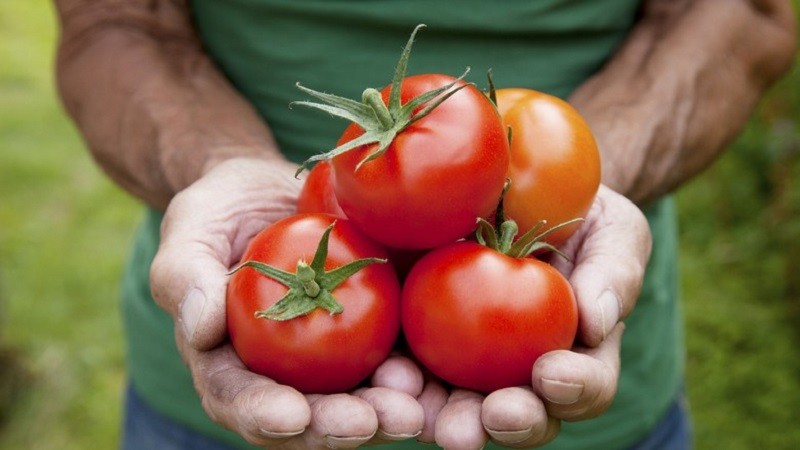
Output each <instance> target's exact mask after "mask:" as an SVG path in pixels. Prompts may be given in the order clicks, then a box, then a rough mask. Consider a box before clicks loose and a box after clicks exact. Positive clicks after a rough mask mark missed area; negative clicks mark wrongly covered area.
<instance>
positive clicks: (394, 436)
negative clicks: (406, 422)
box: [375, 430, 422, 441]
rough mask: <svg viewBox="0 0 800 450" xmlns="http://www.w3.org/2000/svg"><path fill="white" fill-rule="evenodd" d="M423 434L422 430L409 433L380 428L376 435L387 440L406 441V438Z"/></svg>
mask: <svg viewBox="0 0 800 450" xmlns="http://www.w3.org/2000/svg"><path fill="white" fill-rule="evenodd" d="M420 434H422V430H419V431H417V432H416V433H412V434H408V433H387V432H385V431H383V430H378V432H377V433H376V434H375V436H376V437H377V438H379V439H383V440H387V441H404V440H406V439H411V438H415V437H417V436H419V435H420Z"/></svg>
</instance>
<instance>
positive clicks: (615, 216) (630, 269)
mask: <svg viewBox="0 0 800 450" xmlns="http://www.w3.org/2000/svg"><path fill="white" fill-rule="evenodd" d="M582 228H583V229H582V230H581V232H580V235H578V236H575V237H574V238H575V239H577V240H578V241H579V242H578V244H577V245H578V248H577V251H576V252H575V260H574V261H573V262H572V264H573V267H572V268H571V270H567V273H569V274H570V275H569V281H570V284H571V285H572V286H573V289H574V291H575V297H576V299H577V301H578V310H579V317H580V324H579V330H578V333H579V338H580V339H581V341H582V342H583V343H585V344H586V345H588V346H589V347H596V346H597V345H599V344H600V342H602V341H603V340H604V339H605V338H606V337H607V336H608V335H609V334H610V333H611V330H613V329H614V327H615V326H616V324H617V323H618V322H619V321H620V320H622V319H624V318H625V317H627V316H628V314H630V312H631V311H632V310H633V307H634V306H635V304H636V300H637V299H638V297H639V292H640V291H641V287H642V280H643V278H644V273H645V268H646V266H647V262H648V259H649V257H650V248H651V236H650V228H649V226H648V224H647V219H646V218H645V217H644V214H642V212H641V211H640V210H639V209H638V208H637V207H636V206H635V205H634V204H633V203H631V202H630V201H629V200H628V199H626V198H625V197H623V196H621V195H619V194H617V193H615V192H613V191H612V190H611V189H608V188H606V187H605V186H601V188H600V190H599V192H598V194H597V198H596V199H595V203H594V204H593V205H592V208H591V210H590V211H589V213H588V215H587V217H586V223H585V224H584V226H583V227H582ZM568 245H575V242H568ZM557 264H563V263H557Z"/></svg>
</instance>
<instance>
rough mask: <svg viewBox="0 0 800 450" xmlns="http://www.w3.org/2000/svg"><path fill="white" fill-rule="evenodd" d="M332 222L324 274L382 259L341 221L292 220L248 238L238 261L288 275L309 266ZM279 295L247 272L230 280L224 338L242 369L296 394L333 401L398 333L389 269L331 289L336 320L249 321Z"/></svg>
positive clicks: (379, 267) (324, 315) (320, 313)
mask: <svg viewBox="0 0 800 450" xmlns="http://www.w3.org/2000/svg"><path fill="white" fill-rule="evenodd" d="M335 220H336V225H335V226H334V228H333V231H332V232H331V235H330V240H329V249H328V257H327V260H326V262H325V270H331V269H333V268H336V267H339V266H342V265H344V264H346V263H349V262H351V261H353V260H356V259H359V258H365V257H380V258H385V257H386V252H385V250H383V248H382V247H380V246H379V245H377V244H376V243H374V242H373V241H371V240H370V239H368V238H366V237H365V236H364V235H363V234H362V233H360V232H359V231H358V229H357V228H355V227H354V226H353V225H352V224H350V223H348V221H347V220H342V219H339V220H337V219H335V218H334V217H333V216H330V215H327V214H298V215H295V216H291V217H288V218H286V219H283V220H280V221H278V222H276V223H274V224H272V225H271V226H269V227H267V228H266V229H264V230H263V231H262V232H261V233H259V234H258V235H256V237H255V238H253V240H252V241H251V242H250V244H249V246H248V248H247V250H246V251H245V254H244V256H243V258H242V260H243V261H247V260H257V261H261V262H264V263H267V264H270V265H272V266H275V267H277V268H279V269H282V270H285V271H287V272H291V273H294V272H295V270H296V265H297V262H298V260H304V261H307V262H310V261H311V260H312V259H313V257H314V253H315V250H316V247H317V245H318V243H319V241H320V238H321V236H322V234H323V233H324V231H325V228H326V227H327V226H328V225H330V224H331V223H332V222H334V221H335ZM286 291H287V288H286V287H285V286H284V285H282V284H280V283H279V282H277V281H274V280H272V279H270V278H267V277H265V276H263V275H261V274H259V273H258V272H256V271H255V270H253V269H252V268H248V267H246V268H242V269H240V270H239V271H237V272H235V273H234V274H233V275H232V276H231V279H230V282H229V285H228V292H227V322H228V331H229V335H230V339H231V343H232V344H233V347H234V349H235V350H236V353H237V354H238V355H239V358H241V360H242V361H243V362H244V364H245V365H246V366H247V367H248V369H250V370H251V371H253V372H256V373H260V374H262V375H265V376H268V377H270V378H272V379H274V380H275V381H276V382H278V383H281V384H287V385H290V386H293V387H295V388H296V389H298V390H300V391H301V392H304V393H336V392H345V391H347V390H349V389H352V388H353V387H355V386H356V385H357V384H358V383H360V382H361V381H362V380H364V379H365V378H366V377H368V376H369V375H370V374H372V372H373V371H374V370H375V369H376V368H377V366H378V365H380V363H382V362H383V361H384V360H385V359H386V357H387V355H388V354H389V352H390V350H391V349H392V347H393V345H394V343H395V340H396V338H397V335H398V332H399V325H400V319H399V310H400V308H399V296H400V286H399V282H398V281H397V276H396V275H395V273H394V270H393V269H392V267H391V265H389V264H371V265H369V266H367V267H366V268H364V269H362V270H360V271H359V272H358V273H356V274H355V275H353V276H352V277H350V278H348V279H347V280H346V281H344V282H343V283H342V284H341V285H339V286H338V287H337V288H336V289H334V290H333V292H332V294H333V296H334V297H335V298H336V299H337V300H338V302H339V303H340V304H341V305H342V306H343V307H344V311H343V312H342V313H341V314H337V315H330V314H329V313H328V312H327V311H325V310H322V309H319V308H318V309H316V310H314V311H312V312H311V313H310V314H308V315H306V316H301V317H297V318H294V319H290V320H286V321H274V320H268V319H263V318H256V317H254V313H255V312H256V311H260V310H265V309H268V308H269V307H270V306H272V305H273V304H274V303H275V302H276V301H277V300H278V299H280V298H281V297H283V295H284V294H285V293H286Z"/></svg>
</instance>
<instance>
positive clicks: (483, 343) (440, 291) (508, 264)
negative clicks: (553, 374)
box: [401, 241, 578, 393]
mask: <svg viewBox="0 0 800 450" xmlns="http://www.w3.org/2000/svg"><path fill="white" fill-rule="evenodd" d="M402 297H403V298H402V309H401V318H402V326H403V330H404V332H405V336H406V339H407V341H408V345H409V348H410V349H411V351H412V352H413V353H414V355H415V356H416V357H417V358H418V359H419V360H420V362H421V363H422V364H423V365H425V366H426V367H427V368H428V369H430V370H431V372H433V373H434V374H435V375H437V376H439V377H440V378H442V379H443V380H445V381H447V382H450V383H452V384H454V385H456V386H460V387H464V388H468V389H473V390H477V391H480V392H486V393H488V392H492V391H494V390H496V389H500V388H504V387H510V386H520V385H530V384H531V370H532V368H533V363H534V362H535V361H536V359H537V358H538V357H539V356H541V355H542V354H544V353H546V352H549V351H551V350H556V349H568V348H570V347H571V346H572V344H573V341H574V339H575V334H576V331H577V329H578V308H577V303H576V300H575V296H574V294H573V292H572V288H571V287H570V285H569V282H568V281H567V280H566V279H565V278H564V277H563V276H562V275H561V273H559V272H558V271H557V270H556V269H555V268H553V267H552V266H550V265H548V264H546V263H544V262H542V261H539V260H537V259H535V258H530V257H523V258H516V257H512V256H507V255H505V254H503V253H501V252H499V251H496V250H493V249H491V248H488V247H485V246H483V245H480V244H478V243H476V242H472V241H462V242H457V243H455V244H451V245H448V246H444V247H441V248H438V249H436V250H433V251H432V252H431V253H429V254H427V255H426V256H424V257H423V258H422V259H421V260H420V261H419V262H417V264H416V265H415V266H414V267H413V268H412V269H411V273H409V275H408V278H407V279H406V282H405V285H404V287H403V294H402Z"/></svg>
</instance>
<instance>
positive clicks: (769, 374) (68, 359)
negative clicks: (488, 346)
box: [0, 0, 800, 450]
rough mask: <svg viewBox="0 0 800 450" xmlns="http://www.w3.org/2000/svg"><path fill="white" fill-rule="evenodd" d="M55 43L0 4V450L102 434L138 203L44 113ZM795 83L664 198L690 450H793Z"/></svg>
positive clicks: (798, 354) (113, 389) (799, 320)
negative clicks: (677, 292)
mask: <svg viewBox="0 0 800 450" xmlns="http://www.w3.org/2000/svg"><path fill="white" fill-rule="evenodd" d="M794 1H795V5H798V3H800V0H794ZM56 36H57V30H56V25H55V19H54V16H53V11H52V7H51V6H50V4H49V2H46V1H44V0H3V1H2V2H0V449H9V450H11V449H14V450H16V449H37V450H49V449H59V450H70V449H87V448H100V449H107V448H114V447H115V446H116V442H117V439H118V436H119V421H120V411H119V408H120V400H121V398H120V397H121V394H120V393H121V390H122V387H123V385H124V367H123V361H122V342H121V333H120V320H119V317H118V313H117V302H118V279H119V276H120V271H121V267H122V264H123V263H124V260H125V258H126V256H127V250H128V247H129V244H130V240H131V236H132V233H133V228H134V226H135V224H136V221H137V219H138V216H139V207H138V204H137V202H136V201H134V200H133V199H132V198H130V197H128V196H127V195H126V194H124V193H123V192H121V191H120V190H119V189H118V188H116V187H115V186H114V185H113V184H111V182H110V181H109V180H108V179H107V178H106V177H105V176H104V175H103V174H102V173H100V172H99V170H98V169H97V168H96V166H95V164H94V163H93V162H92V160H91V158H90V157H89V156H88V153H87V152H86V151H85V150H84V147H83V143H82V142H81V139H80V137H79V136H78V134H77V133H76V132H75V130H74V129H73V127H72V125H71V124H70V123H69V122H68V120H67V119H66V118H65V116H64V114H63V112H62V110H61V108H60V106H59V104H58V101H57V98H56V95H55V90H54V87H53V79H52V72H53V51H54V45H55V42H56ZM798 83H800V70H798V69H797V68H795V69H794V71H793V72H792V73H791V74H790V75H789V77H787V78H786V79H785V80H783V81H782V82H781V83H780V84H779V85H778V86H776V87H775V88H774V89H772V90H771V91H770V93H769V95H768V96H767V98H766V99H765V100H764V101H763V102H762V103H761V105H760V107H759V109H758V110H757V112H756V113H755V114H754V116H753V118H752V120H751V122H750V124H749V125H748V127H747V129H746V131H745V132H744V134H743V135H742V136H741V138H740V139H739V140H738V141H737V142H736V143H735V144H734V145H733V147H732V149H731V150H730V151H729V152H728V153H726V154H725V155H724V156H723V157H722V158H721V159H720V160H719V161H718V162H717V163H716V164H715V165H714V166H713V167H712V168H711V169H710V170H708V171H707V172H705V173H704V174H702V175H701V176H700V177H698V178H697V179H695V180H694V181H693V182H691V183H690V184H688V185H687V186H685V187H683V188H682V189H681V191H680V192H679V194H678V200H679V206H680V221H681V251H682V260H681V276H682V283H683V296H684V311H685V316H686V320H687V339H688V352H687V360H688V369H687V370H688V393H689V398H690V402H691V406H692V414H693V417H694V422H695V429H696V432H697V448H699V449H720V448H724V449H731V450H733V449H753V448H765V449H795V448H800V426H798V424H799V423H800V350H799V349H798V345H797V343H798V342H800V84H798Z"/></svg>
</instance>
